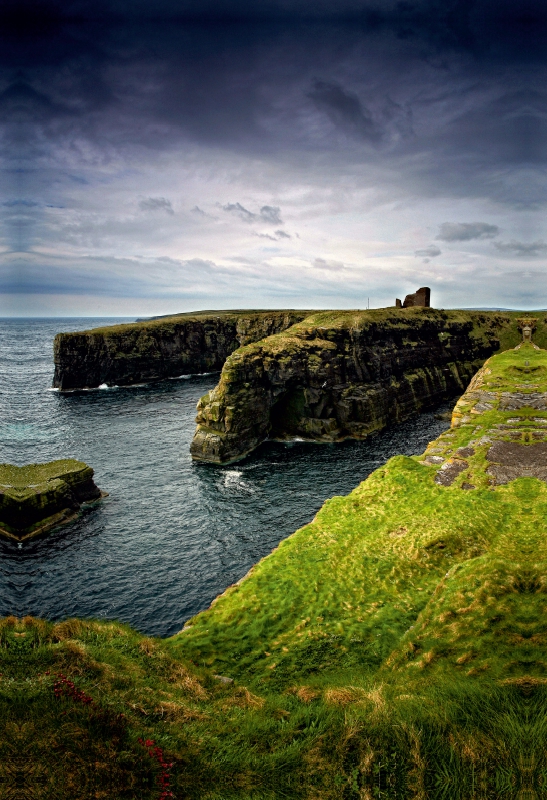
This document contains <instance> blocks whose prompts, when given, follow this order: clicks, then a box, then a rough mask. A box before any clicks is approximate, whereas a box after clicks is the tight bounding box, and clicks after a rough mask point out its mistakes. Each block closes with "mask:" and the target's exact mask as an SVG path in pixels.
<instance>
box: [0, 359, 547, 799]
mask: <svg viewBox="0 0 547 800" xmlns="http://www.w3.org/2000/svg"><path fill="white" fill-rule="evenodd" d="M526 362H529V363H528V364H526ZM522 387H524V388H522ZM477 391H479V392H484V391H486V392H490V393H493V394H492V395H491V397H490V400H491V403H490V405H491V408H486V409H485V410H483V411H482V412H480V411H478V410H477V409H476V408H475V406H476V404H477V403H480V402H481V397H480V395H478V394H476V392H477ZM514 391H520V392H526V391H534V392H545V391H547V352H545V351H536V350H533V348H531V347H530V346H523V347H522V348H521V349H520V350H517V351H514V350H513V351H509V352H506V353H502V354H500V355H496V356H494V357H492V358H491V359H490V360H489V361H488V362H487V364H486V365H485V368H484V369H483V370H482V371H481V373H480V374H479V376H478V377H477V379H476V380H475V381H474V382H473V384H472V386H471V388H470V390H469V391H468V392H467V393H466V395H464V396H463V397H462V398H461V400H460V401H459V402H458V404H457V407H456V410H455V414H454V417H453V426H452V427H451V428H450V429H449V430H447V431H446V432H445V433H443V434H442V435H441V436H440V437H439V438H438V439H437V440H436V441H435V442H433V443H431V445H430V446H429V447H428V449H427V451H426V454H425V456H420V457H414V458H406V457H403V456H398V457H395V458H393V459H391V460H390V461H389V462H388V463H387V464H386V465H385V466H383V467H381V468H380V469H378V470H376V471H375V472H374V473H372V475H370V477H369V478H368V479H367V480H366V481H364V482H363V483H361V484H360V485H359V486H358V487H357V488H356V489H355V490H354V491H353V492H352V493H351V494H349V495H348V496H347V497H334V498H332V499H331V500H329V501H327V502H326V503H325V505H324V506H323V508H322V509H321V510H320V511H319V513H318V514H317V516H316V518H315V519H314V521H313V522H312V523H310V524H309V525H307V526H305V527H304V528H302V529H300V530H299V531H297V532H296V533H294V534H293V535H292V536H291V537H289V538H288V539H286V540H285V541H283V542H282V543H281V544H280V545H279V546H278V547H277V548H276V549H275V551H274V552H273V553H272V554H271V555H269V556H268V557H266V558H265V559H263V560H262V561H261V562H259V564H257V565H256V566H255V567H254V568H253V569H252V570H251V571H250V573H249V574H248V576H247V577H246V578H245V579H244V580H242V581H241V582H239V584H238V585H235V586H232V587H230V588H229V589H227V590H226V591H225V592H224V593H223V594H222V595H221V596H220V597H219V598H217V600H216V601H215V602H214V604H213V605H212V606H211V608H210V609H209V610H207V611H205V612H203V613H201V614H198V615H197V616H196V617H194V618H193V619H191V620H189V621H188V623H187V625H186V629H185V630H184V631H183V632H181V633H179V634H177V635H176V636H174V637H171V638H170V639H167V640H159V639H152V638H147V637H143V636H142V635H140V634H138V633H137V632H135V631H132V630H131V629H130V628H128V627H127V626H125V625H120V624H118V623H108V622H95V621H88V622H83V621H79V620H72V621H71V620H69V621H66V622H61V623H57V624H55V625H53V624H52V623H48V622H45V621H42V620H34V619H26V620H22V621H17V620H15V619H14V618H11V619H7V620H4V621H3V622H2V627H1V636H0V660H1V672H2V676H1V679H0V706H1V707H0V726H2V725H3V727H4V729H3V730H0V742H1V744H0V748H3V750H0V755H2V756H3V758H2V759H1V760H2V763H3V764H8V765H9V764H10V763H11V762H10V759H11V761H12V762H13V760H14V759H15V758H16V754H17V753H19V752H25V753H27V754H28V756H27V759H26V762H25V763H26V764H27V767H25V768H26V769H27V770H30V765H31V764H32V765H34V764H37V765H39V768H40V769H42V771H43V773H44V774H53V773H54V778H55V780H59V781H61V780H68V779H66V778H65V777H64V774H65V772H67V774H68V775H69V777H70V786H71V787H75V786H83V785H85V783H86V781H87V785H89V786H93V791H94V792H95V794H93V793H89V794H88V795H81V796H82V797H83V796H86V797H87V796H89V797H102V796H104V797H139V798H140V797H142V798H148V797H150V798H152V797H155V796H156V797H159V796H160V795H159V789H158V787H157V786H156V785H155V783H157V779H158V765H157V763H156V762H154V760H153V759H151V758H150V757H149V755H148V753H147V752H146V749H145V748H143V747H142V745H140V744H139V739H146V738H149V739H153V740H154V741H155V742H156V743H157V744H158V745H159V746H160V747H161V748H162V749H163V750H164V752H165V753H166V758H167V761H168V762H169V763H171V762H172V763H173V767H172V768H170V773H171V781H172V786H173V792H174V794H175V796H176V797H180V798H187V797H188V798H194V797H196V798H206V800H228V799H229V798H245V799H247V798H248V799H249V800H251V799H252V800H255V798H256V800H258V799H259V798H264V799H265V798H268V799H269V798H272V799H273V798H282V797H294V798H296V797H302V798H308V799H309V800H331V798H332V799H333V800H334V799H335V798H340V799H341V800H346V798H348V799H350V800H351V799H352V798H355V800H357V798H366V799H367V800H368V799H370V800H372V798H383V799H384V800H396V799H397V798H401V799H402V798H415V799H416V800H418V798H423V800H425V799H426V798H432V799H434V800H437V798H438V800H482V799H483V798H492V799H493V798H515V800H516V798H519V800H524V798H530V799H531V798H544V797H547V760H546V753H547V736H546V733H547V730H546V729H547V721H546V720H547V714H546V710H547V695H546V686H547V621H546V620H547V615H546V613H545V611H546V595H547V580H546V578H545V575H546V571H547V570H546V566H547V564H546V562H547V543H546V542H547V537H546V533H547V531H546V527H547V526H546V522H545V520H546V514H547V486H546V484H545V483H544V482H543V481H540V480H538V479H536V478H530V477H523V478H519V479H518V480H515V481H512V482H510V483H508V484H506V485H501V486H499V485H494V484H493V482H492V477H491V476H490V475H489V473H488V472H487V467H488V461H487V452H488V448H489V446H490V442H487V441H482V440H483V437H485V436H488V435H490V436H493V435H496V436H501V437H502V438H507V439H510V437H511V436H512V435H513V434H511V433H510V432H509V431H508V430H506V429H504V428H498V427H496V426H498V425H500V424H502V425H503V424H508V423H507V421H508V420H509V419H513V420H514V419H516V418H518V419H519V420H520V422H519V423H511V424H512V425H513V428H514V425H515V424H517V425H518V426H519V428H522V435H521V442H522V444H523V445H526V444H531V443H532V441H536V440H535V439H533V437H532V433H533V432H534V431H536V433H537V432H538V430H542V428H541V425H542V423H541V420H542V419H545V420H546V421H547V412H543V411H538V410H530V409H526V408H522V409H519V410H517V411H514V410H513V411H504V410H502V409H500V406H499V401H500V398H501V397H502V392H514ZM483 400H484V396H483ZM546 429H547V426H546ZM470 443H472V444H471V446H472V447H473V450H474V452H473V454H472V455H468V456H467V458H466V460H467V462H468V467H467V468H466V470H465V471H464V472H462V473H461V474H460V475H459V476H458V477H457V478H456V479H455V481H454V482H453V484H452V485H450V486H442V485H438V484H437V483H436V482H435V477H436V474H437V470H438V469H439V464H429V463H427V461H426V460H425V459H426V458H427V457H428V456H429V457H431V455H437V456H440V457H442V458H443V459H444V461H445V462H448V463H450V460H451V459H454V458H457V457H458V455H457V454H456V453H455V451H456V450H457V449H458V448H460V447H466V446H468V445H469V444H470ZM462 483H471V484H472V485H474V486H475V487H476V488H475V489H472V490H466V489H463V488H462ZM47 672H49V673H50V674H49V675H46V673H47ZM58 672H62V673H63V674H65V675H67V676H69V677H70V679H71V680H72V681H73V682H74V683H75V684H76V685H77V686H78V687H79V688H80V689H81V690H83V691H84V692H85V693H87V694H88V695H89V696H90V697H92V698H93V699H94V703H93V704H92V705H82V704H81V703H78V702H76V701H74V700H71V699H70V698H67V697H64V698H61V699H60V700H59V699H57V700H56V699H55V698H54V696H53V688H52V687H53V678H52V674H53V673H58ZM216 675H221V676H225V677H229V678H231V679H233V681H232V682H231V683H224V682H222V681H220V680H219V679H218V678H217V677H215V676H216ZM120 714H123V715H124V716H123V717H120V716H119V715H120ZM17 715H19V717H17ZM16 718H19V719H22V720H23V723H22V724H21V723H17V724H18V725H19V728H17V731H18V732H16V727H14V726H16V723H15V722H14V720H15V719H16ZM17 737H19V738H17ZM14 741H17V742H18V744H17V747H15V746H14V745H13V742H14ZM52 752H54V753H57V754H60V753H65V752H67V753H69V754H70V758H66V759H65V762H64V766H61V767H55V768H53V767H52V766H51V753H52ZM86 754H87V755H86ZM55 763H57V762H55ZM95 763H98V764H103V765H104V764H109V765H110V768H111V770H112V771H113V772H112V774H113V775H114V779H115V780H114V782H113V784H112V785H113V786H115V787H116V788H115V790H112V789H110V794H108V793H106V794H102V795H101V794H100V792H101V791H103V788H102V784H100V781H99V785H98V787H95V786H94V784H93V781H94V780H96V779H95V778H94V777H93V775H95V774H96V772H97V770H96V769H95V767H94V764H95ZM33 768H34V767H33ZM1 769H4V770H6V769H7V768H6V767H2V768H1ZM104 769H105V770H106V767H104ZM48 770H49V772H48ZM55 770H57V771H55ZM99 773H100V774H102V773H101V771H100V770H99ZM1 774H2V773H1V772H0V775H1ZM25 774H26V773H25ZM105 774H106V773H105ZM54 778H52V780H53V779H54ZM29 780H30V778H29ZM132 782H133V783H132ZM60 785H61V784H60ZM1 786H2V784H0V787H1ZM0 792H1V788H0ZM63 792H64V793H63ZM71 792H74V789H73V788H72V789H70V791H69V790H65V789H62V786H61V788H60V789H59V790H58V795H59V796H61V797H67V798H68V797H70V798H72V797H79V796H80V795H78V794H73V793H71Z"/></svg>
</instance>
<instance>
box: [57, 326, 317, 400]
mask: <svg viewBox="0 0 547 800" xmlns="http://www.w3.org/2000/svg"><path fill="white" fill-rule="evenodd" d="M308 313H309V312H306V311H256V312H253V311H233V312H229V311H219V312H205V313H201V314H200V313H198V314H181V315H178V316H173V317H168V318H159V319H153V320H148V321H143V322H137V323H131V324H127V325H111V326H108V327H104V328H95V329H92V330H89V331H81V332H76V333H59V334H57V336H56V337H55V342H54V345H53V354H54V361H55V375H54V378H53V386H54V387H55V388H58V389H60V390H61V391H67V390H73V389H84V388H93V387H97V386H101V385H103V384H106V385H107V386H116V385H117V386H127V385H130V384H134V383H146V382H148V381H154V380H161V379H163V378H172V377H176V376H177V375H189V374H192V373H200V372H215V371H220V370H221V369H222V366H223V364H224V362H225V361H226V359H227V358H228V356H229V355H230V353H233V351H234V350H236V349H237V348H238V347H241V346H244V345H247V344H249V343H251V342H256V341H258V340H260V339H263V338H264V337H265V336H269V335H271V334H274V333H278V332H280V331H283V330H285V329H286V328H289V327H290V326H291V325H293V324H294V323H295V322H297V321H299V320H301V319H303V318H304V317H305V316H306V315H307V314H308Z"/></svg>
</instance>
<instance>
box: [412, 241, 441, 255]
mask: <svg viewBox="0 0 547 800" xmlns="http://www.w3.org/2000/svg"><path fill="white" fill-rule="evenodd" d="M414 255H415V256H420V257H422V258H435V256H440V255H441V251H440V249H439V248H438V247H436V246H435V245H434V244H431V245H429V247H424V248H423V250H415V251H414Z"/></svg>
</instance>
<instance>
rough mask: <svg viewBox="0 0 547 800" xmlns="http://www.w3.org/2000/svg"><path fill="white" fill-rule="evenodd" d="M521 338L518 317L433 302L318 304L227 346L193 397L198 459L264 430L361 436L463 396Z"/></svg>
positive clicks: (225, 451) (221, 453)
mask: <svg viewBox="0 0 547 800" xmlns="http://www.w3.org/2000/svg"><path fill="white" fill-rule="evenodd" d="M520 339H521V333H520V330H519V328H518V323H517V319H516V315H512V314H501V313H494V312H463V311H441V310H436V309H430V308H409V309H377V310H373V311H363V312H349V311H348V312H319V313H315V314H312V315H309V316H308V317H307V318H306V319H305V320H303V321H302V322H299V323H297V324H295V325H294V326H293V327H292V328H290V329H289V330H286V331H284V332H283V333H280V334H278V335H274V336H270V337H269V338H267V339H265V340H264V341H261V342H257V343H254V344H252V345H249V346H247V347H243V348H241V349H239V350H237V351H236V352H235V353H233V354H232V355H231V356H230V357H229V358H228V360H227V361H226V364H225V365H224V368H223V370H222V374H221V378H220V382H219V384H218V385H217V386H216V387H215V389H214V390H213V391H211V392H209V393H208V394H207V395H205V396H204V397H203V398H202V399H201V400H200V402H199V403H198V415H197V419H196V421H197V423H198V427H197V430H196V433H195V436H194V440H193V442H192V445H191V453H192V457H193V458H194V459H195V460H197V461H206V462H211V463H218V464H222V463H227V462H230V461H233V460H236V459H238V458H241V457H243V456H244V455H246V454H247V453H249V452H250V451H252V450H253V449H254V448H255V447H257V445H259V444H260V443H261V442H262V441H264V439H266V438H267V437H270V438H289V437H295V436H296V437H302V438H305V439H313V440H319V441H335V440H339V439H343V438H346V437H355V438H364V437H366V436H367V435H368V434H370V433H371V432H373V431H378V430H381V429H382V428H384V427H385V426H386V425H388V424H390V423H393V422H400V421H402V420H404V419H406V418H408V417H409V416H411V415H412V414H415V413H417V412H420V411H422V410H425V409H427V408H432V407H435V406H436V405H438V404H439V403H440V402H442V401H443V400H444V399H445V398H448V397H451V396H454V395H457V394H461V393H462V392H463V390H464V389H465V387H466V385H467V383H468V382H469V380H470V379H471V377H472V376H473V375H474V373H475V372H476V371H477V369H479V368H480V367H481V366H482V364H483V362H484V361H485V359H486V358H488V357H489V356H490V355H492V353H494V352H496V351H497V350H498V349H499V348H500V341H502V343H503V346H504V348H505V347H507V346H510V345H512V346H515V345H516V344H517V343H518V342H519V341H520Z"/></svg>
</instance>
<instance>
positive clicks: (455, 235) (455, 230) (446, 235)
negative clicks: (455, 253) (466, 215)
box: [435, 222, 500, 242]
mask: <svg viewBox="0 0 547 800" xmlns="http://www.w3.org/2000/svg"><path fill="white" fill-rule="evenodd" d="M439 227H440V230H439V235H438V236H436V237H435V238H436V239H440V240H441V241H442V242H469V241H471V239H492V238H493V237H494V236H497V235H498V233H499V232H500V229H499V228H498V226H497V225H490V224H489V223H487V222H443V224H442V225H440V226H439Z"/></svg>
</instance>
